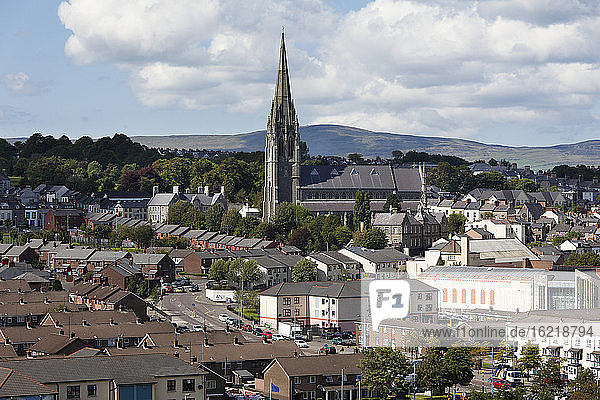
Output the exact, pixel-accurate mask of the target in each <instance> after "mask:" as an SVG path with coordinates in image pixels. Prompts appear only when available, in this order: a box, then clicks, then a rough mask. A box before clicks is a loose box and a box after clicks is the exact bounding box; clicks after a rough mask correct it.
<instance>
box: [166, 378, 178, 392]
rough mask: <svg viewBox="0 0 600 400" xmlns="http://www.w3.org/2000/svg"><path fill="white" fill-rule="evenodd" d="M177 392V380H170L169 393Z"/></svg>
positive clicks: (168, 384)
mask: <svg viewBox="0 0 600 400" xmlns="http://www.w3.org/2000/svg"><path fill="white" fill-rule="evenodd" d="M176 390H177V381H176V380H175V379H169V380H168V381H167V392H174V391H176Z"/></svg>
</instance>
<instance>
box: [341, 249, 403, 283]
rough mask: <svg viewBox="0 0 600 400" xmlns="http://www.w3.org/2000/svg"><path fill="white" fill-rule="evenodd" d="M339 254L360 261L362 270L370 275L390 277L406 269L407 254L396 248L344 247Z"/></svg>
mask: <svg viewBox="0 0 600 400" xmlns="http://www.w3.org/2000/svg"><path fill="white" fill-rule="evenodd" d="M338 251H339V253H340V254H343V255H345V256H347V257H350V258H351V259H353V260H356V261H358V262H359V263H360V265H361V267H362V272H364V273H365V274H366V275H368V276H371V277H375V276H377V277H380V278H384V279H385V278H391V277H396V276H397V275H398V273H399V272H405V271H406V260H407V259H408V256H407V255H406V254H404V253H403V252H401V251H399V250H396V249H391V248H387V249H381V250H373V249H365V248H364V247H344V248H343V249H340V250H338Z"/></svg>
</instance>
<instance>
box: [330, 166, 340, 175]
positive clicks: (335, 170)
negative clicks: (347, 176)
mask: <svg viewBox="0 0 600 400" xmlns="http://www.w3.org/2000/svg"><path fill="white" fill-rule="evenodd" d="M339 174H340V173H339V172H337V169H335V168H334V169H332V170H331V172H330V175H331V176H338V175H339Z"/></svg>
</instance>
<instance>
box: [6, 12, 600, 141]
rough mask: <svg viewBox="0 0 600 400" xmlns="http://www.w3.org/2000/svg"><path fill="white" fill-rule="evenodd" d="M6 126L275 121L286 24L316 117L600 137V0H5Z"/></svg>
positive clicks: (225, 129) (392, 127) (104, 128)
mask: <svg viewBox="0 0 600 400" xmlns="http://www.w3.org/2000/svg"><path fill="white" fill-rule="evenodd" d="M0 26H1V28H0V32H1V35H0V48H1V49H2V51H3V56H2V57H1V58H0V137H5V138H12V137H27V136H29V135H31V134H32V133H34V132H42V133H44V134H52V135H54V136H57V137H58V136H60V135H63V134H64V135H67V136H69V137H71V138H77V137H80V136H83V135H89V136H92V137H94V138H97V137H101V136H107V135H112V134H114V133H116V132H122V133H125V134H128V135H132V136H133V135H168V134H230V133H242V132H251V131H256V130H260V129H265V127H266V121H267V115H268V112H269V108H270V103H271V99H272V97H273V85H274V81H275V75H276V68H277V62H278V50H279V41H280V35H281V29H282V26H285V34H286V46H287V49H288V64H289V70H290V75H291V76H290V78H291V85H292V95H293V97H294V100H295V105H296V109H297V112H298V115H299V120H300V124H301V125H310V124H317V123H332V124H343V125H351V126H356V127H360V128H365V129H370V130H375V131H386V132H393V133H409V134H415V135H425V136H442V137H459V138H465V139H470V140H477V141H481V142H486V143H500V144H508V145H534V146H535V145H551V144H557V143H572V142H576V141H582V140H587V139H596V138H599V136H600V135H599V132H600V129H599V128H600V45H599V44H598V43H600V2H598V1H596V0H592V1H588V0H505V1H504V0H479V1H469V0H423V1H392V0H373V1H359V0H354V1H345V0H344V1H343V0H290V1H256V2H254V1H239V0H176V1H173V0H102V1H98V0H69V1H57V0H44V1H39V0H4V1H0Z"/></svg>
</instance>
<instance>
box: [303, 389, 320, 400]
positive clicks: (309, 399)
mask: <svg viewBox="0 0 600 400" xmlns="http://www.w3.org/2000/svg"><path fill="white" fill-rule="evenodd" d="M316 398H317V395H316V392H315V391H311V392H304V393H302V400H315V399H316Z"/></svg>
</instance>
